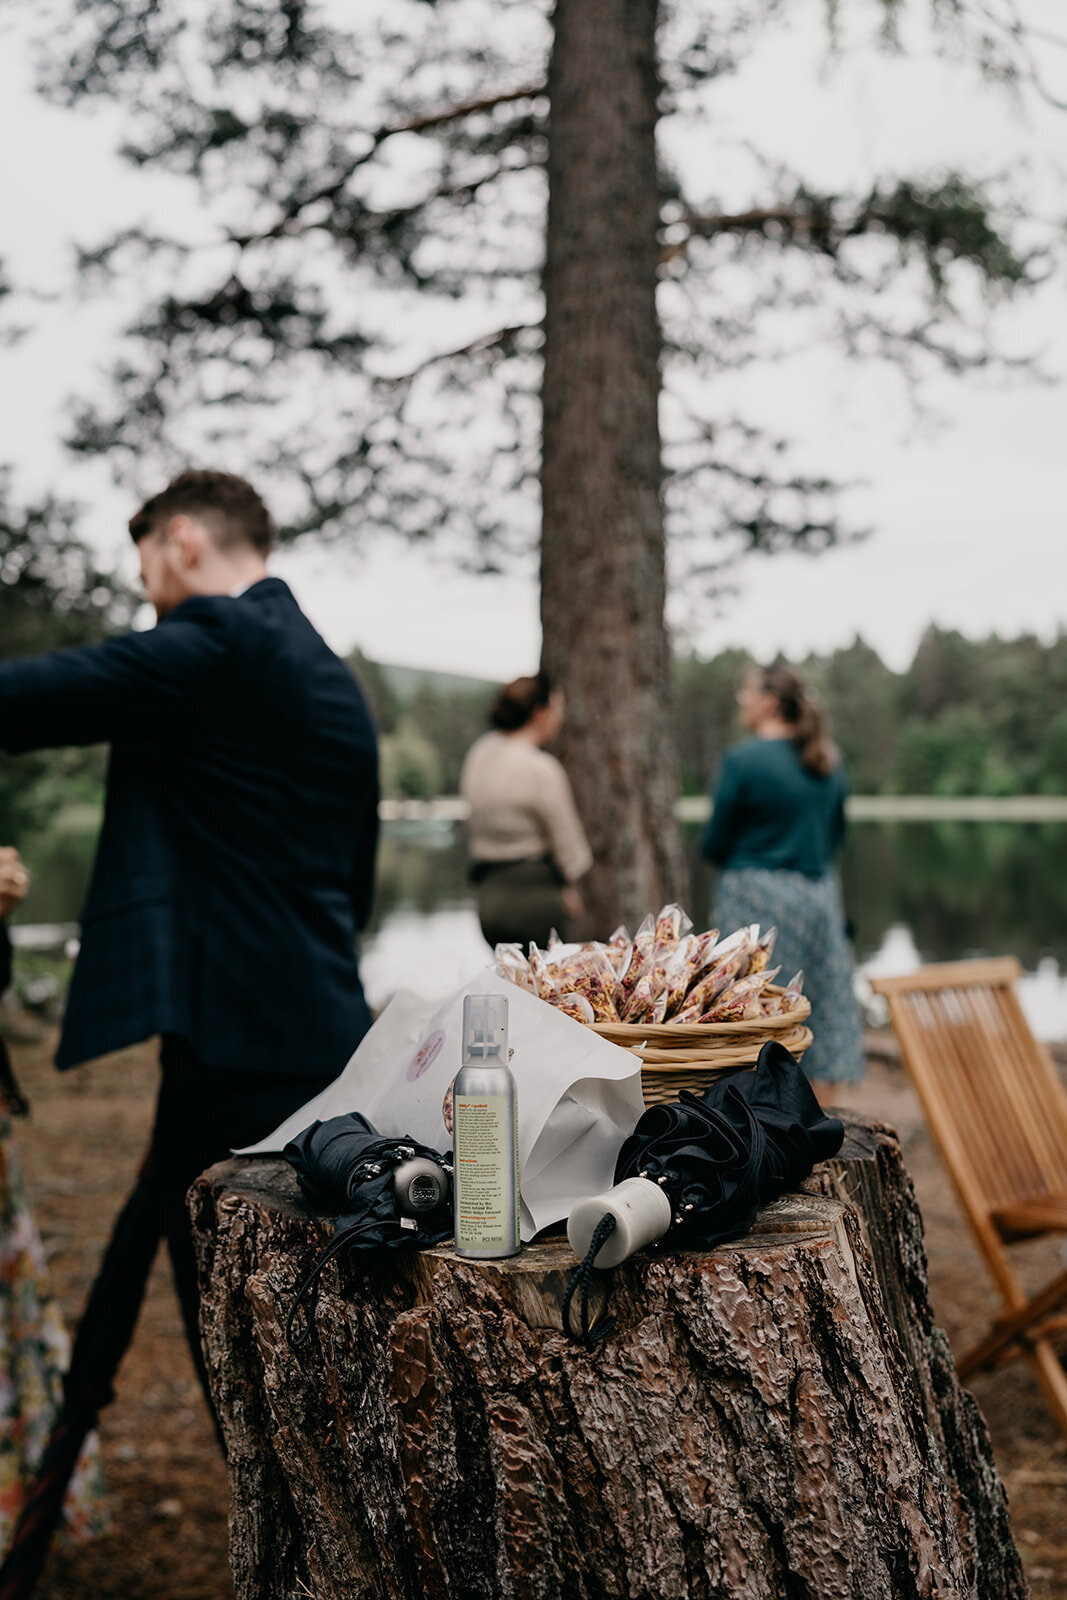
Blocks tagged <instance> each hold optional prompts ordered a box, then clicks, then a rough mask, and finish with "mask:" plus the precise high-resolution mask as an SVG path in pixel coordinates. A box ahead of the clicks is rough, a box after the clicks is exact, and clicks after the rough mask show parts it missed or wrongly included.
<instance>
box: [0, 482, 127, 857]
mask: <svg viewBox="0 0 1067 1600" xmlns="http://www.w3.org/2000/svg"><path fill="white" fill-rule="evenodd" d="M138 603H139V602H138V598H137V596H135V595H134V594H133V593H132V591H131V590H130V589H128V588H127V587H126V586H125V585H124V584H122V583H121V582H120V581H119V580H118V579H117V578H116V577H115V576H114V574H111V573H107V572H103V571H101V570H100V568H99V566H98V564H97V561H96V559H95V557H94V555H93V553H92V551H91V550H90V549H89V548H88V546H87V545H86V544H85V543H84V542H83V540H82V539H81V538H80V537H79V536H78V533H77V508H76V507H75V506H73V505H71V504H69V503H68V502H65V501H61V500H57V499H54V498H49V499H46V500H44V501H42V502H41V503H39V504H36V505H29V506H22V505H18V504H16V503H15V501H14V499H13V497H12V494H11V490H10V479H9V474H7V473H5V472H2V471H0V661H12V660H14V659H15V658H16V657H20V656H25V655H39V654H41V653H42V652H44V651H47V650H59V649H65V648H67V647H68V646H70V645H79V644H93V643H95V642H96V641H97V640H99V639H102V638H104V637H105V636H106V634H107V633H108V632H109V631H111V630H112V629H114V628H117V627H125V626H128V625H129V622H130V620H131V618H132V617H133V614H134V611H135V610H136V608H137V605H138ZM104 762H105V756H104V752H103V751H102V750H100V749H87V750H59V751H42V752H40V753H36V752H35V753H32V754H29V755H24V756H17V757H12V756H7V755H4V754H3V753H0V843H4V844H15V845H19V846H20V847H21V846H23V845H24V844H25V842H26V840H27V839H28V838H29V837H31V836H32V835H33V834H34V833H35V832H37V831H38V830H39V829H40V828H41V827H42V826H43V825H44V824H45V823H46V822H47V820H48V819H49V817H51V816H52V815H53V814H54V813H55V812H56V811H57V810H58V809H59V808H60V807H61V806H62V805H64V804H67V803H68V802H71V801H89V802H92V801H95V800H98V799H99V796H100V792H101V784H102V779H103V773H104Z"/></svg>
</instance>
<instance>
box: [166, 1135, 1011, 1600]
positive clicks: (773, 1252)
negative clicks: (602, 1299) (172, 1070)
mask: <svg viewBox="0 0 1067 1600" xmlns="http://www.w3.org/2000/svg"><path fill="white" fill-rule="evenodd" d="M812 1188H813V1190H815V1191H818V1192H812V1193H807V1194H802V1195H794V1196H787V1197H786V1198H785V1199H784V1200H782V1201H780V1202H778V1203H777V1204H776V1205H774V1206H771V1207H768V1208H767V1209H766V1211H764V1212H763V1213H762V1214H761V1216H760V1218H759V1219H758V1222H757V1225H756V1227H755V1228H754V1229H753V1231H752V1233H751V1234H749V1235H747V1236H746V1237H745V1238H744V1239H741V1240H737V1241H735V1242H734V1243H732V1244H728V1245H725V1246H722V1247H720V1248H719V1249H716V1250H714V1251H711V1252H708V1253H706V1254H697V1253H692V1252H678V1253H671V1254H667V1255H664V1256H663V1257H660V1258H646V1257H641V1258H637V1259H635V1260H633V1261H631V1262H629V1263H627V1264H626V1265H625V1266H624V1267H622V1268H620V1269H619V1270H618V1271H617V1272H616V1273H614V1274H613V1275H612V1277H611V1282H610V1293H611V1311H612V1313H613V1314H614V1316H615V1318H616V1328H615V1331H614V1332H613V1333H612V1334H611V1335H610V1336H609V1337H608V1338H607V1339H606V1340H605V1341H604V1342H603V1343H602V1344H601V1345H599V1346H598V1347H597V1349H596V1351H595V1352H593V1353H589V1352H587V1351H585V1350H584V1349H583V1348H581V1347H580V1346H577V1345H575V1344H574V1343H572V1342H570V1341H569V1340H567V1339H565V1338H564V1337H563V1335H562V1332H561V1322H560V1302H561V1298H562V1294H563V1290H564V1285H565V1283H566V1281H567V1277H568V1275H569V1273H570V1271H571V1270H572V1269H573V1266H574V1260H573V1257H572V1256H571V1255H570V1252H569V1251H568V1250H567V1247H566V1245H565V1243H563V1242H562V1241H554V1240H548V1241H546V1242H543V1243H537V1244H535V1245H533V1246H531V1247H529V1248H527V1249H525V1250H524V1251H523V1252H522V1254H521V1255H520V1256H518V1257H517V1258H514V1259H513V1260H510V1261H503V1262H495V1263H473V1262H463V1261H460V1260H459V1259H458V1258H456V1257H455V1256H454V1255H453V1254H452V1253H451V1251H449V1250H447V1249H439V1250H435V1251H431V1252H428V1253H426V1254H424V1255H418V1254H415V1253H411V1254H409V1255H400V1256H394V1257H392V1258H390V1259H388V1260H386V1261H385V1262H382V1263H379V1264H376V1265H374V1266H371V1267H370V1268H361V1267H359V1266H357V1265H355V1264H353V1263H351V1262H347V1263H344V1264H342V1265H340V1266H331V1267H330V1268H329V1269H328V1270H327V1273H326V1275H325V1279H324V1284H323V1291H322V1296H321V1299H320V1301H319V1305H318V1310H317V1313H316V1318H315V1331H314V1333H313V1334H312V1336H311V1339H310V1340H309V1342H308V1344H307V1345H306V1346H305V1347H303V1348H302V1349H301V1350H300V1351H299V1352H298V1353H297V1354H293V1353H291V1352H290V1351H289V1349H288V1347H287V1345H286V1342H285V1335H284V1328H285V1319H286V1316H287V1313H288V1310H289V1306H290V1304H291V1301H292V1297H293V1293H294V1290H295V1288H296V1285H297V1284H298V1283H299V1282H300V1281H301V1279H302V1278H303V1276H304V1275H305V1273H306V1272H307V1271H308V1269H309V1267H310V1266H311V1264H312V1262H313V1260H314V1259H315V1257H316V1256H317V1254H318V1252H319V1250H320V1249H321V1248H322V1246H323V1244H324V1243H325V1242H326V1240H327V1238H328V1237H329V1226H328V1223H327V1222H326V1221H325V1220H324V1219H320V1218H317V1217H316V1216H315V1215H314V1214H313V1213H311V1212H309V1210H308V1209H307V1207H306V1206H305V1204H304V1203H303V1201H302V1200H301V1199H300V1197H299V1195H298V1193H297V1189H296V1183H295V1179H294V1178H293V1176H292V1173H291V1172H290V1170H289V1169H288V1167H286V1166H285V1165H284V1164H282V1163H280V1162H270V1161H267V1162H259V1163H249V1162H240V1161H235V1162H229V1163H226V1164H224V1165H223V1166H220V1167H216V1168H214V1169H213V1170H212V1172H211V1173H208V1174H206V1175H205V1176H204V1177H203V1178H202V1179H201V1180H200V1181H199V1183H198V1184H197V1186H196V1188H195V1189H194V1191H193V1198H192V1205H193V1214H194V1222H195V1228H196V1234H197V1241H198V1248H199V1253H200V1263H201V1284H202V1290H203V1327H204V1334H205V1344H206V1352H207V1358H208V1367H209V1371H210V1373H211V1378H212V1384H213V1388H214V1392H215V1397H216V1403H217V1407H218V1410H219V1414H220V1417H221V1419H222V1425H223V1428H224V1432H225V1435H226V1440H227V1446H228V1453H229V1465H230V1472H231V1480H232V1487H233V1516H232V1526H231V1534H232V1542H231V1559H232V1563H233V1569H234V1579H235V1585H236V1591H237V1595H238V1597H239V1600H297V1597H298V1596H307V1595H312V1596H314V1597H315V1600H370V1597H374V1600H386V1597H388V1600H561V1597H562V1600H652V1597H655V1600H697V1597H700V1600H783V1597H787V1600H918V1597H920V1596H922V1597H924V1600H933V1597H939V1600H949V1597H952V1600H961V1597H970V1600H1022V1597H1023V1596H1025V1594H1026V1592H1027V1591H1026V1585H1025V1581H1024V1579H1023V1576H1022V1570H1021V1566H1020V1564H1019V1560H1018V1556H1017V1553H1016V1551H1015V1549H1014V1546H1013V1544H1012V1540H1011V1534H1010V1528H1009V1523H1008V1516H1007V1507H1006V1502H1005V1498H1004V1492H1003V1488H1002V1486H1001V1484H1000V1480H999V1478H998V1477H997V1473H996V1468H995V1466H994V1464H993V1459H992V1454H991V1451H990V1447H989V1440H988V1436H987V1434H986V1431H985V1427H984V1424H983V1423H982V1419H981V1417H980V1415H979V1413H978V1411H977V1409H976V1407H975V1406H974V1403H973V1401H972V1400H971V1399H970V1397H969V1396H968V1395H966V1394H965V1393H964V1392H963V1391H962V1390H961V1389H960V1387H959V1384H958V1383H957V1381H956V1377H955V1372H954V1370H953V1368H952V1365H951V1361H950V1360H949V1359H948V1358H947V1346H946V1345H945V1341H944V1336H943V1335H942V1334H940V1332H939V1330H937V1329H936V1327H935V1326H934V1324H933V1322H932V1319H931V1317H930V1313H929V1306H928V1305H927V1303H926V1299H925V1263H924V1260H923V1255H922V1242H921V1219H920V1217H919V1214H918V1211H917V1209H916V1207H915V1202H914V1195H913V1193H912V1190H911V1186H910V1182H909V1180H908V1178H907V1174H906V1172H905V1170H904V1168H903V1166H902V1164H901V1162H900V1152H899V1147H898V1146H897V1145H896V1143H895V1140H893V1138H892V1136H891V1135H887V1134H886V1133H885V1132H884V1131H882V1130H878V1129H870V1128H867V1127H865V1126H864V1125H862V1124H853V1125H852V1127H851V1128H850V1142H849V1145H848V1147H847V1148H846V1150H845V1151H844V1152H843V1154H842V1157H841V1158H840V1159H839V1160H838V1161H837V1162H834V1163H832V1164H831V1165H830V1166H829V1167H827V1168H824V1169H821V1170H820V1172H819V1173H818V1174H817V1176H816V1178H815V1180H814V1182H813V1184H812ZM844 1195H847V1196H849V1197H850V1199H844V1198H842V1196H844ZM857 1200H858V1201H862V1202H868V1201H869V1202H872V1203H873V1206H874V1209H872V1210H871V1212H870V1213H869V1214H867V1215H865V1216H864V1215H861V1213H860V1211H859V1210H857V1209H856V1206H855V1204H854V1203H851V1202H853V1201H857ZM868 1240H870V1241H871V1244H870V1247H869V1246H868V1242H867V1241H868Z"/></svg>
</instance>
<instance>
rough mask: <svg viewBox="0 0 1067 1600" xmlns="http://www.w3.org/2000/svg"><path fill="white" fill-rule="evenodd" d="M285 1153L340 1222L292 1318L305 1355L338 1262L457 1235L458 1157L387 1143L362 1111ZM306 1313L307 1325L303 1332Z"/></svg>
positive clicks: (294, 1345)
mask: <svg viewBox="0 0 1067 1600" xmlns="http://www.w3.org/2000/svg"><path fill="white" fill-rule="evenodd" d="M282 1155H283V1156H284V1157H285V1159H286V1160H287V1161H288V1162H289V1163H290V1165H291V1166H292V1167H293V1169H294V1170H295V1172H296V1175H297V1179H298V1180H299V1183H300V1187H301V1188H302V1189H303V1191H304V1193H305V1194H306V1195H307V1197H308V1199H309V1200H310V1201H311V1202H312V1203H313V1204H314V1205H316V1206H318V1207H319V1209H320V1210H322V1211H326V1212H329V1213H331V1214H332V1215H335V1216H336V1217H337V1221H336V1222H335V1224H334V1230H333V1238H332V1239H331V1240H330V1243H329V1244H328V1245H327V1246H326V1249H325V1250H324V1251H323V1252H322V1254H321V1255H320V1257H319V1259H318V1260H317V1261H316V1263H315V1265H314V1266H313V1267H312V1269H311V1271H310V1272H309V1273H308V1275H307V1277H306V1278H305V1279H304V1282H303V1283H302V1284H301V1285H300V1288H299V1289H298V1290H297V1293H296V1298H295V1299H294V1301H293V1304H292V1306H291V1308H290V1311H289V1316H288V1318H287V1319H286V1325H285V1334H286V1338H287V1339H288V1341H289V1345H290V1348H291V1349H293V1350H297V1349H299V1347H300V1346H301V1345H302V1344H303V1343H304V1342H305V1341H306V1340H307V1339H308V1337H309V1336H310V1333H311V1329H312V1325H313V1323H314V1318H315V1305H316V1301H317V1299H318V1287H319V1282H320V1279H321V1277H322V1273H323V1271H324V1269H325V1268H326V1267H327V1266H328V1265H329V1263H330V1262H331V1261H333V1260H334V1258H335V1257H336V1256H339V1255H345V1254H347V1253H349V1252H351V1251H360V1252H363V1251H375V1250H395V1249H397V1248H399V1247H402V1246H405V1245H412V1244H414V1245H418V1246H420V1247H422V1248H425V1247H426V1246H428V1245H432V1244H440V1243H441V1241H442V1240H443V1239H448V1238H450V1237H451V1235H452V1157H451V1154H447V1155H441V1154H439V1153H438V1151H436V1150H431V1149H430V1147H429V1146H428V1145H424V1144H420V1143H419V1141H418V1140H417V1139H412V1138H409V1137H408V1136H407V1135H402V1136H401V1137H400V1138H383V1137H382V1135H381V1134H380V1133H378V1132H377V1130H376V1129H375V1128H373V1127H372V1126H371V1124H370V1123H369V1122H368V1121H367V1119H366V1117H364V1116H362V1115H360V1113H359V1112H358V1111H351V1112H347V1113H346V1114H345V1115H344V1116H340V1117H330V1118H329V1120H328V1121H326V1122H313V1123H312V1124H311V1126H310V1127H309V1128H305V1129H304V1131H303V1133H301V1134H298V1135H297V1137H296V1138H295V1139H292V1140H290V1142H289V1143H288V1144H287V1145H286V1146H285V1149H284V1150H283V1151H282ZM305 1302H306V1304H305ZM301 1309H303V1312H304V1324H303V1327H302V1328H300V1329H298V1326H297V1320H298V1317H297V1314H298V1312H299V1311H301Z"/></svg>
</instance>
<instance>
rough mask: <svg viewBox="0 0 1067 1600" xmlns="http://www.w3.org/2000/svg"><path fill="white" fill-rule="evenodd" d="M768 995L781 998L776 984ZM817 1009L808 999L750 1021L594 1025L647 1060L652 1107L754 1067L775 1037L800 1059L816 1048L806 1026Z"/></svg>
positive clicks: (645, 1077)
mask: <svg viewBox="0 0 1067 1600" xmlns="http://www.w3.org/2000/svg"><path fill="white" fill-rule="evenodd" d="M767 993H768V994H771V995H774V994H781V993H782V990H781V989H780V988H778V987H777V985H775V984H770V985H768V988H767ZM810 1015H811V1006H810V1004H809V1003H808V1001H807V999H806V998H805V997H804V996H803V995H802V996H801V997H800V1004H799V1005H798V1006H797V1007H796V1008H795V1009H794V1010H793V1011H786V1012H784V1013H783V1014H782V1015H781V1016H777V1017H755V1018H753V1019H752V1020H751V1021H750V1022H691V1023H674V1022H660V1023H653V1022H648V1023H642V1022H591V1023H589V1024H588V1026H589V1027H591V1028H592V1029H593V1032H594V1033H599V1034H600V1035H601V1037H602V1038H604V1039H610V1040H611V1042H612V1044H619V1045H622V1046H623V1047H624V1048H625V1049H627V1050H630V1051H632V1052H633V1054H634V1055H635V1056H639V1057H640V1058H641V1063H642V1066H641V1092H642V1093H643V1095H644V1097H645V1105H646V1106H658V1105H665V1104H666V1103H667V1102H668V1101H671V1100H677V1098H678V1091H679V1089H691V1090H692V1091H693V1093H694V1094H700V1092H701V1091H702V1090H703V1089H705V1088H707V1086H708V1084H709V1083H711V1082H712V1080H713V1079H714V1078H718V1077H721V1076H722V1074H723V1073H725V1072H736V1071H737V1069H738V1067H751V1066H755V1064H756V1057H757V1056H758V1055H759V1053H760V1051H761V1049H762V1048H763V1046H764V1045H765V1044H766V1043H767V1041H768V1040H769V1039H777V1040H778V1042H779V1044H784V1045H785V1047H786V1049H787V1050H789V1051H790V1052H791V1053H792V1054H793V1055H794V1056H797V1057H800V1056H802V1055H803V1054H804V1051H805V1050H806V1049H807V1048H808V1046H809V1045H810V1044H811V1040H812V1033H811V1029H810V1028H809V1027H807V1026H806V1023H807V1019H808V1017H809V1016H810Z"/></svg>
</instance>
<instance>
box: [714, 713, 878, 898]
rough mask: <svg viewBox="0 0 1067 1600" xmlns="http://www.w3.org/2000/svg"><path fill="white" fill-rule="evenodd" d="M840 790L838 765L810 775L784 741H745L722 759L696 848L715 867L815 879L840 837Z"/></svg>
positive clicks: (842, 823)
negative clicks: (759, 869)
mask: <svg viewBox="0 0 1067 1600" xmlns="http://www.w3.org/2000/svg"><path fill="white" fill-rule="evenodd" d="M847 791H848V782H847V779H846V777H845V769H844V767H843V766H841V765H839V766H837V767H835V768H834V770H833V771H832V772H829V773H827V774H826V776H825V777H816V776H815V775H814V773H811V772H808V771H806V769H805V768H804V767H803V766H802V765H801V761H800V755H799V753H798V751H797V748H796V745H795V744H794V742H793V740H792V739H746V740H745V742H744V743H743V744H739V745H735V746H734V748H733V749H732V750H728V751H727V752H726V755H725V756H724V757H723V762H722V767H721V769H720V772H719V781H718V783H717V785H716V787H715V792H714V801H713V809H712V813H711V820H710V821H709V823H708V826H707V828H706V830H705V833H704V838H703V840H702V842H701V850H702V852H703V854H704V855H705V856H706V857H707V859H708V860H709V861H714V862H715V863H716V864H717V865H718V866H720V867H733V868H740V867H763V868H765V869H768V870H770V871H776V870H783V871H787V872H802V873H803V874H804V876H805V877H807V878H821V877H823V876H824V874H825V873H827V872H829V870H830V868H831V866H832V864H833V858H834V855H835V854H836V852H837V850H838V848H839V847H840V845H841V842H842V840H843V839H844V836H845V795H846V793H847Z"/></svg>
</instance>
